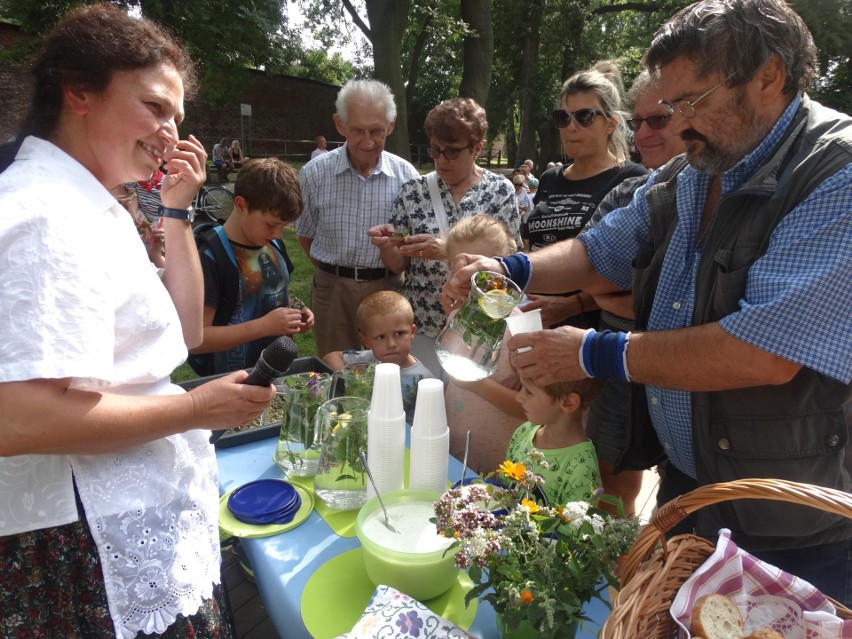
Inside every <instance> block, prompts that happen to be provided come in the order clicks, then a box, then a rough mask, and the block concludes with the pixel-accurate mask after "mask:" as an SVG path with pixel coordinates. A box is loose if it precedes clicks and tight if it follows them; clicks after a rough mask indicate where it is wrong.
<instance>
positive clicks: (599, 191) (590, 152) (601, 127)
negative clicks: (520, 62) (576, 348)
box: [521, 61, 646, 327]
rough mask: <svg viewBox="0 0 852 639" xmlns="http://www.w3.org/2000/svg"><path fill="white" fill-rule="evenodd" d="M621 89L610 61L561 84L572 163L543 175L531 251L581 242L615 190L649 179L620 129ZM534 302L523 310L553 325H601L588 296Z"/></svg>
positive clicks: (559, 115)
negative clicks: (629, 181)
mask: <svg viewBox="0 0 852 639" xmlns="http://www.w3.org/2000/svg"><path fill="white" fill-rule="evenodd" d="M621 87H622V82H621V74H620V73H619V71H618V68H617V67H616V66H615V65H614V64H613V63H612V62H609V61H602V62H598V63H597V64H596V65H595V66H593V67H592V68H590V69H586V70H585V71H580V72H579V73H576V74H574V75H573V76H571V77H570V78H568V80H566V81H565V84H563V85H562V92H561V94H560V98H559V105H560V107H561V108H559V109H557V110H556V111H554V112H553V119H554V123H555V124H556V126H557V127H558V128H559V137H560V138H561V140H562V148H563V150H564V152H565V155H567V156H568V157H569V158H571V160H572V161H571V162H570V163H569V164H566V165H565V166H556V167H554V168H552V169H548V170H547V171H545V172H544V173H543V174H542V175H541V178H540V179H539V186H538V191H537V193H536V195H535V198H534V200H533V203H534V204H535V208H534V209H533V212H532V213H531V214H530V215H529V216H528V217H527V220H526V222H525V223H524V224H523V225H522V227H521V235H522V237H523V241H524V248H526V249H527V250H530V251H536V250H539V249H541V248H544V247H545V246H548V245H550V244H555V243H556V242H560V241H562V240H567V239H570V238H573V237H576V236H577V235H578V234H579V233H580V231H581V230H583V227H585V226H586V223H587V222H588V221H589V218H590V217H591V216H592V213H594V212H595V209H596V208H597V206H598V204H599V203H600V202H601V200H602V199H603V198H604V196H605V195H606V194H607V193H609V192H610V190H612V189H613V188H614V187H615V186H617V185H618V184H620V183H621V182H622V181H623V180H625V179H626V178H629V177H633V176H637V175H644V174H645V172H646V170H645V169H644V168H643V167H642V166H640V165H638V164H634V163H633V162H629V161H628V160H627V157H628V153H627V140H626V137H625V132H624V129H623V127H622V126H621V125H620V121H621V111H622V108H623V107H622V90H621ZM530 298H531V299H532V302H531V303H529V304H527V305H526V306H525V307H524V310H525V311H528V310H531V309H534V308H541V313H542V322H543V323H545V324H546V325H548V326H554V325H558V324H561V323H569V324H572V325H574V326H581V327H591V326H594V325H595V323H596V322H597V317H596V315H597V314H594V315H592V314H589V311H590V310H593V309H596V308H597V306H596V304H595V302H594V300H593V299H592V297H591V296H590V295H587V294H585V293H578V292H573V293H570V294H565V295H547V296H544V295H530ZM566 320H568V321H567V322H566Z"/></svg>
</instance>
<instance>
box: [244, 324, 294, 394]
mask: <svg viewBox="0 0 852 639" xmlns="http://www.w3.org/2000/svg"><path fill="white" fill-rule="evenodd" d="M298 354H299V349H298V347H297V346H296V342H294V341H293V340H292V339H291V338H289V337H286V336H284V337H279V338H278V339H277V340H275V341H274V342H272V343H271V344H270V345H269V346H267V347H266V348H264V349H263V350H262V351H261V352H260V357H258V358H257V363H256V364H255V365H254V368H252V369H251V372H249V376H248V377H246V378H245V380H244V381H243V384H251V385H252V386H269V385H270V384H271V383H272V382H273V380H276V379H278V378H279V377H281V376H282V375H284V373H286V372H287V369H288V368H290V364H292V363H293V360H294V359H296V356H297V355H298Z"/></svg>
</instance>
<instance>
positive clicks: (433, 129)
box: [423, 98, 488, 144]
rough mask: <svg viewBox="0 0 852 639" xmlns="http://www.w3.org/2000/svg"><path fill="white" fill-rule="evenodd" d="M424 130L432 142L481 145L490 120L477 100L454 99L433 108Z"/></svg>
mask: <svg viewBox="0 0 852 639" xmlns="http://www.w3.org/2000/svg"><path fill="white" fill-rule="evenodd" d="M423 128H424V129H425V131H426V135H427V136H428V138H429V140H430V141H435V140H441V141H443V142H461V141H467V143H468V144H479V143H480V142H483V141H484V140H485V136H486V135H487V134H488V118H487V117H486V115H485V109H483V108H482V107H481V106H480V105H479V104H478V103H477V102H476V100H472V99H470V98H453V99H452V100H444V101H443V102H441V103H440V104H439V105H437V106H435V107H432V110H431V111H429V113H428V114H427V115H426V121H425V122H424V124H423Z"/></svg>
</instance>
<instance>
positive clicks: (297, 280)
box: [172, 226, 317, 383]
mask: <svg viewBox="0 0 852 639" xmlns="http://www.w3.org/2000/svg"><path fill="white" fill-rule="evenodd" d="M284 245H285V246H286V247H287V254H288V255H289V256H290V259H291V260H292V261H293V265H294V267H295V269H294V271H293V274H292V276H291V278H290V288H289V293H290V295H291V296H296V297H298V298H299V299H300V300H302V301H303V302H304V303H305V304H308V305H310V300H311V282H312V281H313V278H314V265H313V264H312V263H311V261H310V260H309V259H308V256H307V255H305V252H304V251H303V250H302V247H301V246H300V245H299V240H298V239H296V232H295V230H294V229H293V227H292V226H288V227H286V228H285V229H284ZM293 339H294V340H295V341H296V345H297V346H298V347H299V357H310V356H312V355H316V354H317V347H316V343H315V342H314V335H313V332H312V331H308V332H307V333H305V334H304V335H294V336H293ZM196 377H198V375H196V374H195V371H194V370H192V369H191V368H190V367H189V364H182V365H181V366H178V367H177V368H176V369H175V370H174V371H173V372H172V381H173V382H175V383H177V382H185V381H187V380H190V379H195V378H196Z"/></svg>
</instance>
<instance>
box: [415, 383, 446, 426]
mask: <svg viewBox="0 0 852 639" xmlns="http://www.w3.org/2000/svg"><path fill="white" fill-rule="evenodd" d="M446 430H447V407H446V404H445V403H444V382H442V381H441V380H440V379H429V378H427V379H421V380H420V381H419V382H417V402H416V404H415V405H414V419H413V420H412V422H411V433H412V435H414V434H415V433H417V434H418V435H419V436H421V437H432V436H438V435H443V433H444V431H446Z"/></svg>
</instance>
